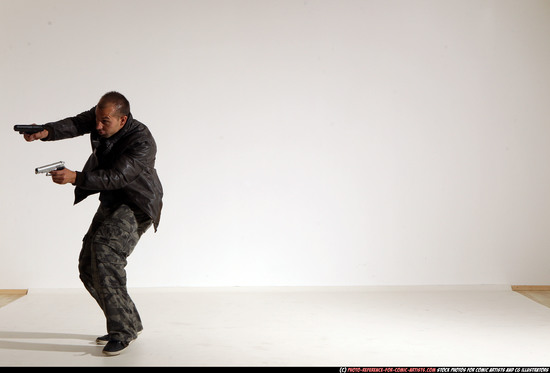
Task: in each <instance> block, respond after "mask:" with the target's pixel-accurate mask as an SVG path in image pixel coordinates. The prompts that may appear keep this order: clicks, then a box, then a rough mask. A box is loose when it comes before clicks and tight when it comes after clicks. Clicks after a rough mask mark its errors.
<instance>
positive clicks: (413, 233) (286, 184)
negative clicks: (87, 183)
mask: <svg viewBox="0 0 550 373" xmlns="http://www.w3.org/2000/svg"><path fill="white" fill-rule="evenodd" d="M549 37H550V2H549V1H546V0H541V1H534V0H515V1H509V0H499V1H488V0H475V1H473V0H472V1H465V0H447V1H441V0H432V1H422V0H396V1H392V0H390V1H388V0H380V1H372V0H357V1H350V0H333V1H329V0H312V1H298V0H195V1H177V0H155V1H152V0H142V1H137V0H116V1H113V0H101V1H98V0H96V1H80V0H0V53H1V55H0V57H1V58H0V77H1V81H0V84H1V86H2V89H1V90H0V105H1V106H0V109H1V114H2V123H3V126H2V128H3V130H2V135H1V136H0V162H1V165H2V170H3V175H2V177H1V178H0V183H1V184H0V185H1V191H2V196H1V199H0V201H1V202H0V203H1V205H0V207H1V211H2V214H1V216H0V237H1V240H0V245H1V246H0V288H33V287H35V288H36V287H56V288H57V287H78V286H80V282H79V280H78V274H77V259H78V253H79V250H80V244H81V238H82V236H83V234H84V233H85V231H86V229H87V227H88V224H89V222H90V219H91V217H92V215H93V213H94V212H95V209H96V207H97V197H92V198H91V199H89V200H87V201H85V202H83V203H82V204H80V205H77V206H72V199H73V188H72V187H71V186H58V185H55V184H53V183H51V181H50V180H49V179H48V178H46V177H44V176H41V175H40V176H37V175H34V173H33V170H34V168H35V167H37V166H40V165H43V164H46V163H50V162H53V161H57V160H64V161H66V162H67V165H68V167H69V168H72V169H77V170H79V169H81V168H82V166H83V164H84V162H85V160H86V159H87V157H88V155H89V152H90V147H89V143H88V138H84V137H82V138H78V139H73V140H66V141H62V142H57V143H32V144H28V143H25V142H24V141H23V140H22V139H21V138H20V137H19V135H17V134H15V133H14V132H13V130H12V126H13V125H14V124H16V123H32V122H36V123H44V122H48V121H53V120H56V119H61V118H64V117H67V116H71V115H74V114H77V113H79V112H81V111H84V110H87V109H89V108H91V107H92V106H93V105H95V103H96V102H97V100H98V99H99V97H100V96H101V95H102V94H103V93H105V92H106V91H109V90H113V89H114V90H119V91H121V92H122V93H124V94H125V95H126V96H127V97H128V99H129V100H130V102H131V104H132V107H133V109H132V111H133V114H134V116H135V117H136V118H137V119H139V120H141V121H143V122H145V123H146V124H147V125H148V126H149V127H150V129H151V131H152V132H153V134H154V136H155V138H156V140H157V143H158V148H159V151H158V163H157V165H158V171H159V174H160V176H161V179H162V182H163V184H164V188H165V193H166V195H165V199H164V202H165V209H164V213H163V220H162V222H161V225H160V229H159V231H158V233H156V234H154V233H153V232H152V231H149V232H148V233H147V234H146V235H145V236H144V237H143V239H142V241H141V243H140V245H139V246H138V248H137V249H136V251H135V252H134V253H133V254H132V256H131V257H130V260H129V266H128V272H129V285H130V286H234V285H242V286H247V285H258V286H263V285H301V286H303V285H305V286H308V285H434V284H442V285H445V284H548V283H550V270H549V269H548V268H549V267H548V265H549V263H550V250H549V249H550V197H549V196H550V167H549V166H548V164H549V159H550V122H549V120H550V119H549V118H550V105H549V104H548V102H549V100H550V67H549V66H550V43H549V42H548V40H549Z"/></svg>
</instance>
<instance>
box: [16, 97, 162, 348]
mask: <svg viewBox="0 0 550 373" xmlns="http://www.w3.org/2000/svg"><path fill="white" fill-rule="evenodd" d="M44 126H45V128H46V129H45V130H43V131H41V132H38V133H35V134H32V135H29V134H25V135H24V137H25V140H27V141H34V140H43V141H54V140H61V139H66V138H71V137H76V136H81V135H84V134H87V133H90V140H91V143H92V151H93V152H92V155H91V156H90V158H89V159H88V161H87V162H86V164H85V166H84V168H83V170H82V171H80V172H79V171H72V170H69V169H67V168H65V169H63V170H59V171H52V172H51V176H52V180H53V182H54V183H57V184H73V185H74V186H75V187H76V188H75V202H74V203H75V204H77V203H79V202H80V201H82V200H83V199H84V198H86V197H87V196H89V195H91V194H94V193H99V200H100V202H101V203H100V206H99V208H98V210H97V212H96V214H95V216H94V218H93V220H92V223H91V225H90V228H89V230H88V232H87V233H86V235H85V236H84V240H83V244H82V250H81V252H80V256H79V263H78V268H79V272H80V279H81V280H82V282H83V283H84V286H85V287H86V289H87V290H88V292H89V293H90V294H91V295H92V296H93V297H94V298H95V300H96V301H97V303H98V304H99V306H100V307H101V309H102V310H103V312H104V314H105V318H106V320H107V333H108V334H107V335H105V336H103V337H98V338H97V340H96V342H97V343H98V344H105V347H104V348H103V353H104V354H106V355H111V356H112V355H118V354H120V352H121V351H123V350H124V349H125V348H126V347H128V345H129V344H130V342H132V341H133V340H134V339H136V338H137V335H138V334H139V333H140V332H141V331H142V329H143V326H142V323H141V319H140V316H139V313H138V311H137V309H136V306H135V305H134V303H133V301H132V299H131V298H130V296H129V295H128V292H127V289H126V271H125V269H124V268H125V266H126V258H127V257H128V256H129V255H130V254H131V252H132V251H133V249H134V247H135V245H136V244H137V242H138V240H139V239H140V237H141V235H142V234H143V233H144V232H145V231H146V230H147V229H148V228H149V227H150V226H151V225H153V226H154V229H155V231H156V230H157V227H158V224H159V220H160V213H161V209H162V195H163V192H162V185H161V183H160V180H159V178H158V176H157V172H156V170H155V168H154V167H155V156H156V150H157V148H156V144H155V140H154V139H153V136H152V135H151V133H150V132H149V130H148V128H147V127H146V126H145V125H144V124H143V123H140V122H139V121H137V120H135V119H134V118H133V117H132V114H131V113H130V104H129V102H128V100H127V99H126V98H125V97H124V96H123V95H122V94H120V93H118V92H109V93H106V94H105V95H104V96H103V97H101V99H100V100H99V102H98V104H97V106H95V107H94V108H92V109H91V110H89V111H85V112H83V113H81V114H79V115H77V116H75V117H71V118H66V119H63V120H60V121H58V122H53V123H47V124H45V125H44Z"/></svg>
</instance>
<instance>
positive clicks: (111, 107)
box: [95, 92, 130, 138]
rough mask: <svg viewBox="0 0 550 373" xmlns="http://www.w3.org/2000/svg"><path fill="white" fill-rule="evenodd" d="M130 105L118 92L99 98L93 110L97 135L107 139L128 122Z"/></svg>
mask: <svg viewBox="0 0 550 373" xmlns="http://www.w3.org/2000/svg"><path fill="white" fill-rule="evenodd" d="M129 114H130V103H129V102H128V100H127V99H126V97H124V96H123V95H122V94H120V93H118V92H108V93H106V94H104V95H103V97H101V99H100V100H99V102H98V104H97V106H96V108H95V118H96V119H95V120H96V130H97V133H98V134H99V135H100V136H101V137H104V138H109V137H111V136H113V135H114V134H115V133H117V132H118V131H120V130H121V129H122V127H124V125H125V124H126V121H127V120H128V115H129Z"/></svg>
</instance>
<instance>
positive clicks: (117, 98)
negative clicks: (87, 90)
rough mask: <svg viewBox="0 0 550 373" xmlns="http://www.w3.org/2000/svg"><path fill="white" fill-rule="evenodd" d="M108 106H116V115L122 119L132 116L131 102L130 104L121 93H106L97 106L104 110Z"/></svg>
mask: <svg viewBox="0 0 550 373" xmlns="http://www.w3.org/2000/svg"><path fill="white" fill-rule="evenodd" d="M108 104H113V105H115V107H116V114H118V115H119V116H121V117H123V116H128V115H129V114H130V102H128V100H127V99H126V97H124V95H123V94H121V93H119V92H116V91H111V92H107V93H105V94H104V95H103V96H102V97H101V99H100V100H99V103H98V104H97V106H99V108H104V107H105V106H106V105H108Z"/></svg>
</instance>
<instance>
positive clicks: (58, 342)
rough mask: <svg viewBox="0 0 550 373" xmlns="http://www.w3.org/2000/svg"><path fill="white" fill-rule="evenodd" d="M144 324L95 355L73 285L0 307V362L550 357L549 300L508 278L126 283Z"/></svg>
mask: <svg viewBox="0 0 550 373" xmlns="http://www.w3.org/2000/svg"><path fill="white" fill-rule="evenodd" d="M131 294H132V297H133V299H134V301H135V303H136V304H137V306H138V309H139V310H140V313H141V316H142V319H143V322H144V326H145V330H144V332H143V333H142V334H141V336H140V337H139V338H138V340H136V341H135V342H134V343H133V344H132V345H131V346H130V347H129V348H128V350H127V351H125V352H124V353H123V354H122V355H120V356H117V357H104V356H102V354H101V348H102V347H100V346H97V345H95V343H94V339H95V337H96V336H99V335H102V334H104V332H105V330H104V319H103V316H102V314H101V312H100V310H99V308H98V307H97V305H96V304H95V302H94V301H93V300H92V298H91V297H90V296H89V295H88V294H87V293H86V292H85V291H84V290H80V289H71V290H33V289H30V291H29V294H28V295H27V296H25V297H22V298H21V299H18V300H16V301H15V302H13V303H10V304H8V305H7V306H5V307H2V308H0V366H333V367H340V366H347V367H351V366H355V367H365V366H384V367H387V366H392V367H396V366H436V367H437V366H446V367H450V366H453V367H454V366H460V367H464V366H498V367H503V366H545V367H546V366H550V308H547V307H545V306H542V305H540V304H538V303H536V302H533V301H531V300H529V299H527V298H526V297H524V296H522V295H520V294H517V293H515V292H513V291H511V290H510V289H509V288H508V287H480V288H477V287H473V288H472V287H464V288H445V287H442V288H379V289H377V288H202V289H201V288H177V289H132V290H131Z"/></svg>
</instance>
